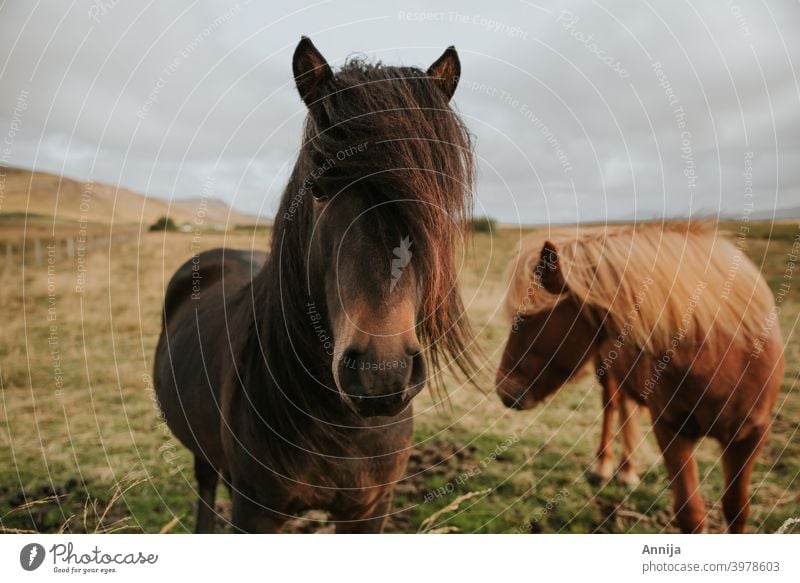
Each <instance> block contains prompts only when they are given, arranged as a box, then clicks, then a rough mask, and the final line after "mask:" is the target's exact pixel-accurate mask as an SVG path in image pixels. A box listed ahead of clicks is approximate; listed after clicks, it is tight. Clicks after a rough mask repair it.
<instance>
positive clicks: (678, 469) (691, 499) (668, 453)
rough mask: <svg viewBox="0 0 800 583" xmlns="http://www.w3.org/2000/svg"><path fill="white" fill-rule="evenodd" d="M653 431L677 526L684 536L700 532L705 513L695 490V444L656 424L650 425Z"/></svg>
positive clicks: (668, 428) (662, 425)
mask: <svg viewBox="0 0 800 583" xmlns="http://www.w3.org/2000/svg"><path fill="white" fill-rule="evenodd" d="M653 431H654V432H655V434H656V439H657V440H658V445H659V447H660V448H661V452H662V453H663V455H664V464H665V465H666V466H667V473H668V474H669V477H670V480H671V482H672V495H673V510H674V512H675V518H676V519H677V521H678V526H679V527H680V529H681V531H683V532H703V526H704V522H705V514H706V511H705V504H704V503H703V498H702V496H701V495H700V492H699V490H698V488H699V483H698V476H697V464H696V463H695V461H694V445H695V444H694V440H692V439H689V438H686V437H683V436H682V435H680V434H679V433H676V432H675V431H673V430H672V429H671V428H670V427H667V426H666V424H664V423H663V422H659V421H657V422H656V423H655V424H654V425H653Z"/></svg>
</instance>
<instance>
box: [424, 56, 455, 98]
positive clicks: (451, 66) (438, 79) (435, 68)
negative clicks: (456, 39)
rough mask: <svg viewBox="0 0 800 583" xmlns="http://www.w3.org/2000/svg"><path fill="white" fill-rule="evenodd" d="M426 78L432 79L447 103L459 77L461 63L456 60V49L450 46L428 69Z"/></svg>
mask: <svg viewBox="0 0 800 583" xmlns="http://www.w3.org/2000/svg"><path fill="white" fill-rule="evenodd" d="M428 77H433V79H434V82H435V83H436V85H438V86H439V87H440V88H441V90H442V91H444V94H445V95H446V96H447V100H448V101H449V100H450V98H451V97H453V93H455V92H456V87H458V79H459V78H460V77H461V61H459V60H458V53H457V52H456V47H454V46H452V45H450V46H449V47H447V50H446V51H445V52H444V53H442V56H441V57H439V58H438V59H436V61H435V62H434V63H433V65H431V66H430V67H428Z"/></svg>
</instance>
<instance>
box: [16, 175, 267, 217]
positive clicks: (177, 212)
mask: <svg viewBox="0 0 800 583" xmlns="http://www.w3.org/2000/svg"><path fill="white" fill-rule="evenodd" d="M26 214H27V215H28V216H31V215H33V216H38V217H54V218H55V219H56V222H62V221H68V222H70V221H80V220H84V221H87V222H89V223H101V224H112V223H113V224H115V225H138V224H140V223H142V224H144V225H150V224H152V223H153V222H154V221H156V220H157V219H158V218H159V217H161V216H165V215H167V216H169V217H171V218H172V220H173V221H175V222H176V223H177V224H182V223H186V222H194V221H195V218H196V217H198V218H200V219H202V220H203V221H204V224H206V225H241V224H245V225H252V224H254V223H256V221H257V220H258V219H257V217H255V216H252V215H247V214H244V213H240V212H238V211H231V210H230V208H229V207H228V206H227V205H226V204H225V203H224V202H222V201H220V200H218V199H206V200H205V201H204V200H203V199H202V198H193V199H189V200H174V201H172V203H171V204H170V202H169V201H166V200H163V199H159V198H154V197H146V196H143V195H141V194H139V193H136V192H133V191H131V190H128V189H125V188H122V187H117V186H112V185H109V184H102V183H99V182H81V181H79V180H74V179H71V178H66V177H60V176H56V175H54V174H48V173H46V172H33V171H30V170H25V169H17V168H8V167H0V217H4V218H22V217H24V216H25V215H26ZM260 222H261V223H264V222H265V221H264V220H263V219H262V220H261V221H260Z"/></svg>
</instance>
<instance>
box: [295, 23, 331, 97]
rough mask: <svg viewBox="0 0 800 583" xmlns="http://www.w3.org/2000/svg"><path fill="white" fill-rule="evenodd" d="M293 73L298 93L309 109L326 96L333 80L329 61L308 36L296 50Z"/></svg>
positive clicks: (301, 38)
mask: <svg viewBox="0 0 800 583" xmlns="http://www.w3.org/2000/svg"><path fill="white" fill-rule="evenodd" d="M292 71H293V72H294V82H295V83H296V84H297V91H298V92H299V93H300V97H301V98H302V99H303V101H304V102H305V104H306V105H307V106H308V107H311V106H312V105H313V104H314V103H316V102H317V101H319V100H320V99H321V98H322V97H324V96H325V89H326V88H327V86H328V85H329V83H330V81H331V80H332V79H333V72H332V71H331V68H330V66H329V65H328V61H326V60H325V57H323V56H322V53H320V52H319V51H318V50H317V47H315V46H314V43H312V42H311V39H310V38H308V37H306V36H303V37H300V42H299V43H298V45H297V48H296V49H295V50H294V56H293V57H292Z"/></svg>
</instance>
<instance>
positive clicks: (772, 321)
mask: <svg viewBox="0 0 800 583" xmlns="http://www.w3.org/2000/svg"><path fill="white" fill-rule="evenodd" d="M577 231H578V232H577V235H576V233H575V231H573V232H572V233H567V232H561V233H555V234H554V235H553V236H552V237H551V238H550V240H548V241H544V242H543V243H542V240H540V241H539V242H538V243H533V244H529V245H528V246H526V247H524V248H523V249H522V252H521V255H520V259H519V261H518V262H515V263H514V264H513V265H512V266H511V267H510V284H509V291H508V294H507V297H506V306H507V308H508V309H509V311H510V312H511V314H512V315H513V317H514V324H513V326H512V331H511V333H510V335H509V338H508V342H507V345H506V347H505V352H504V353H503V357H502V362H501V364H500V368H499V370H498V373H497V391H498V393H499V395H500V397H501V399H502V400H503V403H504V404H505V405H506V406H508V407H513V408H515V409H529V408H531V407H533V406H534V405H536V404H537V403H539V402H540V401H542V400H543V399H544V398H545V397H547V396H548V395H550V394H552V393H554V392H555V391H556V390H558V389H559V388H560V387H561V386H562V385H563V384H564V383H565V382H567V381H568V380H569V379H570V378H571V377H572V376H573V375H574V374H575V373H576V372H577V371H578V370H579V369H581V368H582V367H583V366H584V364H586V363H587V362H588V361H589V360H590V359H594V362H595V363H600V366H598V370H597V374H598V376H600V377H601V378H603V384H604V386H605V387H607V390H608V391H609V393H610V394H615V393H617V392H618V391H621V392H622V393H623V394H624V395H625V396H627V397H629V398H630V399H632V400H634V401H636V402H637V403H640V404H641V405H643V406H645V407H646V408H647V410H648V411H649V412H650V417H651V421H652V424H653V431H654V433H655V436H656V439H657V441H658V445H659V447H660V449H661V451H662V454H663V458H664V463H665V465H666V468H667V472H668V475H669V477H670V480H671V483H672V490H673V498H674V505H673V507H674V512H675V516H676V519H677V523H678V526H679V527H680V529H681V530H682V531H683V532H701V531H702V530H703V527H704V521H705V516H706V511H705V505H704V503H703V499H702V497H701V495H700V492H699V490H698V488H699V483H698V470H697V466H696V464H695V461H694V447H695V444H696V442H697V440H698V439H700V438H701V437H704V436H710V437H713V438H714V439H716V440H717V441H719V442H720V443H721V445H722V448H723V451H722V467H723V471H724V476H725V490H724V493H723V496H722V507H723V512H724V514H725V518H726V520H727V522H728V529H729V531H730V532H743V531H744V529H745V525H746V522H747V516H748V512H749V506H750V501H749V488H750V476H751V472H752V469H753V464H754V462H755V460H756V457H757V454H758V452H759V450H760V448H761V447H762V445H763V443H764V441H765V439H766V437H767V434H768V433H769V429H770V424H771V412H772V408H773V406H774V404H775V400H776V398H777V395H778V392H779V390H780V384H781V380H782V375H783V349H782V340H781V335H780V330H779V329H778V326H777V321H776V317H775V316H776V310H775V303H774V301H773V298H772V293H771V292H770V289H769V287H768V286H767V284H766V282H765V281H764V279H763V278H762V277H761V275H760V274H759V272H758V270H757V269H756V267H755V266H754V265H753V264H752V263H751V262H750V261H749V260H748V259H747V258H746V257H745V256H744V254H743V252H742V251H741V249H739V248H737V247H736V246H734V245H733V244H732V243H731V242H729V241H727V240H726V239H724V238H723V237H720V236H717V235H716V233H715V231H714V230H712V229H711V228H710V227H709V226H707V225H703V224H697V223H681V222H676V223H667V224H659V223H652V224H647V223H645V224H636V225H628V226H610V227H595V228H583V227H579V228H577Z"/></svg>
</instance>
